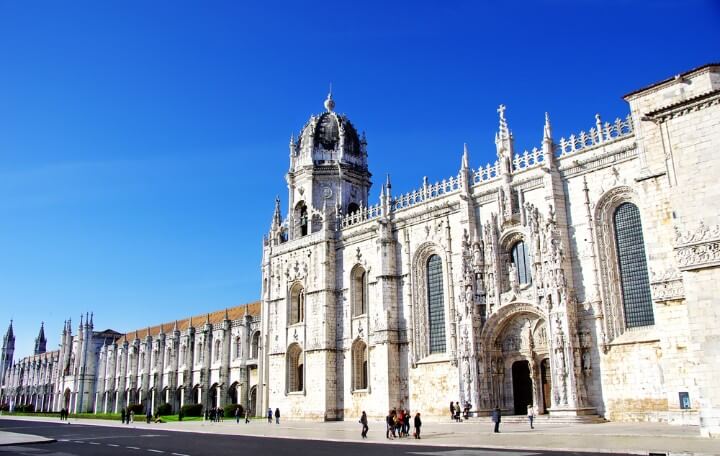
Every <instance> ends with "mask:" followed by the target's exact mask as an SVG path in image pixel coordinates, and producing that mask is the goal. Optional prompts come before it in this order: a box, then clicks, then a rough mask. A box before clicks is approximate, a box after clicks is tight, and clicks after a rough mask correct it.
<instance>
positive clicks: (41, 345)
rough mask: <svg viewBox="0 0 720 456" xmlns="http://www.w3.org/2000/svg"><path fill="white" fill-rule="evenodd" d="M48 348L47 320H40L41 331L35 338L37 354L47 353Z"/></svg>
mask: <svg viewBox="0 0 720 456" xmlns="http://www.w3.org/2000/svg"><path fill="white" fill-rule="evenodd" d="M46 348H47V339H46V338H45V322H44V321H43V322H40V332H39V333H38V336H37V337H36V338H35V354H36V355H39V354H41V353H45V351H46Z"/></svg>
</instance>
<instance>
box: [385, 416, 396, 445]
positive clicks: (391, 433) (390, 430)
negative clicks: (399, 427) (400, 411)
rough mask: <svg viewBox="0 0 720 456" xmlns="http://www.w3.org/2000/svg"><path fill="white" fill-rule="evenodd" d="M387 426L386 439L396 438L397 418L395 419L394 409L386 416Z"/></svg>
mask: <svg viewBox="0 0 720 456" xmlns="http://www.w3.org/2000/svg"><path fill="white" fill-rule="evenodd" d="M385 426H386V427H387V429H386V430H385V438H386V439H394V438H395V420H394V419H393V414H392V411H390V412H388V414H387V416H386V417H385Z"/></svg>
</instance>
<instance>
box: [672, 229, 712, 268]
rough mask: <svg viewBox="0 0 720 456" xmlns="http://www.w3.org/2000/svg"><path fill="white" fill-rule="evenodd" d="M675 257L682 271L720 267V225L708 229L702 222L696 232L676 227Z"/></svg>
mask: <svg viewBox="0 0 720 456" xmlns="http://www.w3.org/2000/svg"><path fill="white" fill-rule="evenodd" d="M675 256H676V258H677V261H678V265H679V267H680V270H681V271H692V270H695V269H702V268H709V267H713V266H718V265H720V225H715V226H713V227H707V226H705V224H704V223H703V222H702V221H700V224H699V225H698V227H697V229H695V230H688V231H680V230H679V229H678V228H677V227H676V228H675Z"/></svg>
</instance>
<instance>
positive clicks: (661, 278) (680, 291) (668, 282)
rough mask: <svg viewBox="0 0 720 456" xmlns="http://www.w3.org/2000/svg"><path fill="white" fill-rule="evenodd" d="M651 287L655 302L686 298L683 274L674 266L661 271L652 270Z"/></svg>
mask: <svg viewBox="0 0 720 456" xmlns="http://www.w3.org/2000/svg"><path fill="white" fill-rule="evenodd" d="M650 287H651V288H652V296H653V300H654V301H655V302H665V301H676V300H679V299H684V298H685V285H684V284H683V280H682V275H681V273H680V271H678V270H677V269H674V268H670V269H667V270H665V271H663V272H660V273H657V272H655V271H651V278H650Z"/></svg>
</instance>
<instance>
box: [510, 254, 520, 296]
mask: <svg viewBox="0 0 720 456" xmlns="http://www.w3.org/2000/svg"><path fill="white" fill-rule="evenodd" d="M508 278H509V279H510V291H512V292H513V294H514V295H516V296H517V294H518V292H519V291H520V283H519V282H518V272H517V266H515V263H512V262H511V263H510V264H509V265H508Z"/></svg>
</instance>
